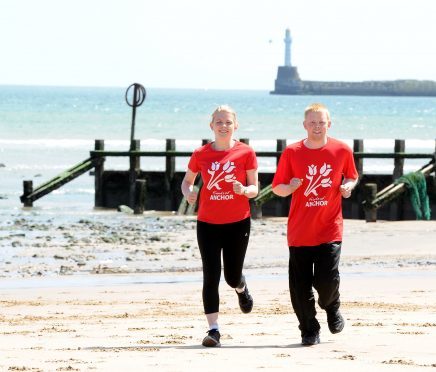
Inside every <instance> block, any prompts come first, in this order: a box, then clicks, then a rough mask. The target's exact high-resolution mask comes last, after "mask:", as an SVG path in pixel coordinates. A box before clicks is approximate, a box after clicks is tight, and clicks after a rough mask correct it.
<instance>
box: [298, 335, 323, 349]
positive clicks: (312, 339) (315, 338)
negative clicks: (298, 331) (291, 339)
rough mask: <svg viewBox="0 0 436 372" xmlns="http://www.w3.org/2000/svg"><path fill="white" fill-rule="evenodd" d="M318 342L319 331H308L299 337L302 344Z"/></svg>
mask: <svg viewBox="0 0 436 372" xmlns="http://www.w3.org/2000/svg"><path fill="white" fill-rule="evenodd" d="M319 343H320V339H319V332H315V333H308V334H306V335H304V336H303V337H302V338H301V344H302V345H303V346H312V345H317V344H319Z"/></svg>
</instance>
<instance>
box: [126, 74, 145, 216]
mask: <svg viewBox="0 0 436 372" xmlns="http://www.w3.org/2000/svg"><path fill="white" fill-rule="evenodd" d="M132 90H133V92H132ZM146 95H147V92H146V90H145V88H144V87H143V86H142V85H141V84H138V83H134V84H132V85H130V86H129V87H128V88H127V90H126V95H125V99H126V103H127V105H129V106H130V107H131V108H132V124H131V129H130V157H129V158H130V167H129V206H130V207H131V208H132V209H133V210H134V211H135V213H136V212H137V213H141V211H143V210H144V205H141V206H137V205H136V203H137V202H138V201H141V203H144V197H138V195H136V193H137V192H139V190H142V191H141V192H143V191H144V190H145V181H144V182H141V187H137V186H136V181H137V179H138V176H139V173H140V171H141V169H140V168H141V166H140V157H139V156H137V155H134V152H135V151H139V150H140V147H141V146H140V141H139V140H135V121H136V108H137V107H139V106H141V105H142V104H143V103H144V100H145V97H146Z"/></svg>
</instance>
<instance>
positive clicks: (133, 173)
mask: <svg viewBox="0 0 436 372" xmlns="http://www.w3.org/2000/svg"><path fill="white" fill-rule="evenodd" d="M140 148H141V142H140V141H139V140H132V142H131V144H130V149H131V151H139V150H140ZM129 160H130V168H129V207H130V208H132V209H133V208H134V207H135V187H136V186H135V183H136V179H137V178H138V175H139V172H140V171H141V158H140V157H139V156H135V155H130V159H129Z"/></svg>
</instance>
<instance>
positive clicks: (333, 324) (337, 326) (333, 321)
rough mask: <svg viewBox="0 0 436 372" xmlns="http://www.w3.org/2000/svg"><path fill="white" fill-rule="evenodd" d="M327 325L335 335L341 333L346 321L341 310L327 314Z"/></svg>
mask: <svg viewBox="0 0 436 372" xmlns="http://www.w3.org/2000/svg"><path fill="white" fill-rule="evenodd" d="M327 323H328V325H329V330H330V332H331V333H333V334H335V333H339V332H341V331H342V330H343V329H344V326H345V320H344V318H343V317H342V315H341V313H340V312H339V310H335V311H330V312H327Z"/></svg>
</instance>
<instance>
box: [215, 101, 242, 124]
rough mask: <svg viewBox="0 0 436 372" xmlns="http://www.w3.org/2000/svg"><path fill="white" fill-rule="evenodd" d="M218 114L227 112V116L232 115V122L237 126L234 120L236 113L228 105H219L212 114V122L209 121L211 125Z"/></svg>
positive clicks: (235, 119) (236, 120)
mask: <svg viewBox="0 0 436 372" xmlns="http://www.w3.org/2000/svg"><path fill="white" fill-rule="evenodd" d="M219 112H228V113H229V114H232V116H233V121H234V123H235V124H237V122H238V119H237V118H236V111H235V110H233V109H232V108H231V107H230V106H229V105H219V106H218V107H217V108H216V109H215V111H214V112H213V113H212V121H211V123H213V121H214V120H215V116H216V114H218V113H219Z"/></svg>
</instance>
